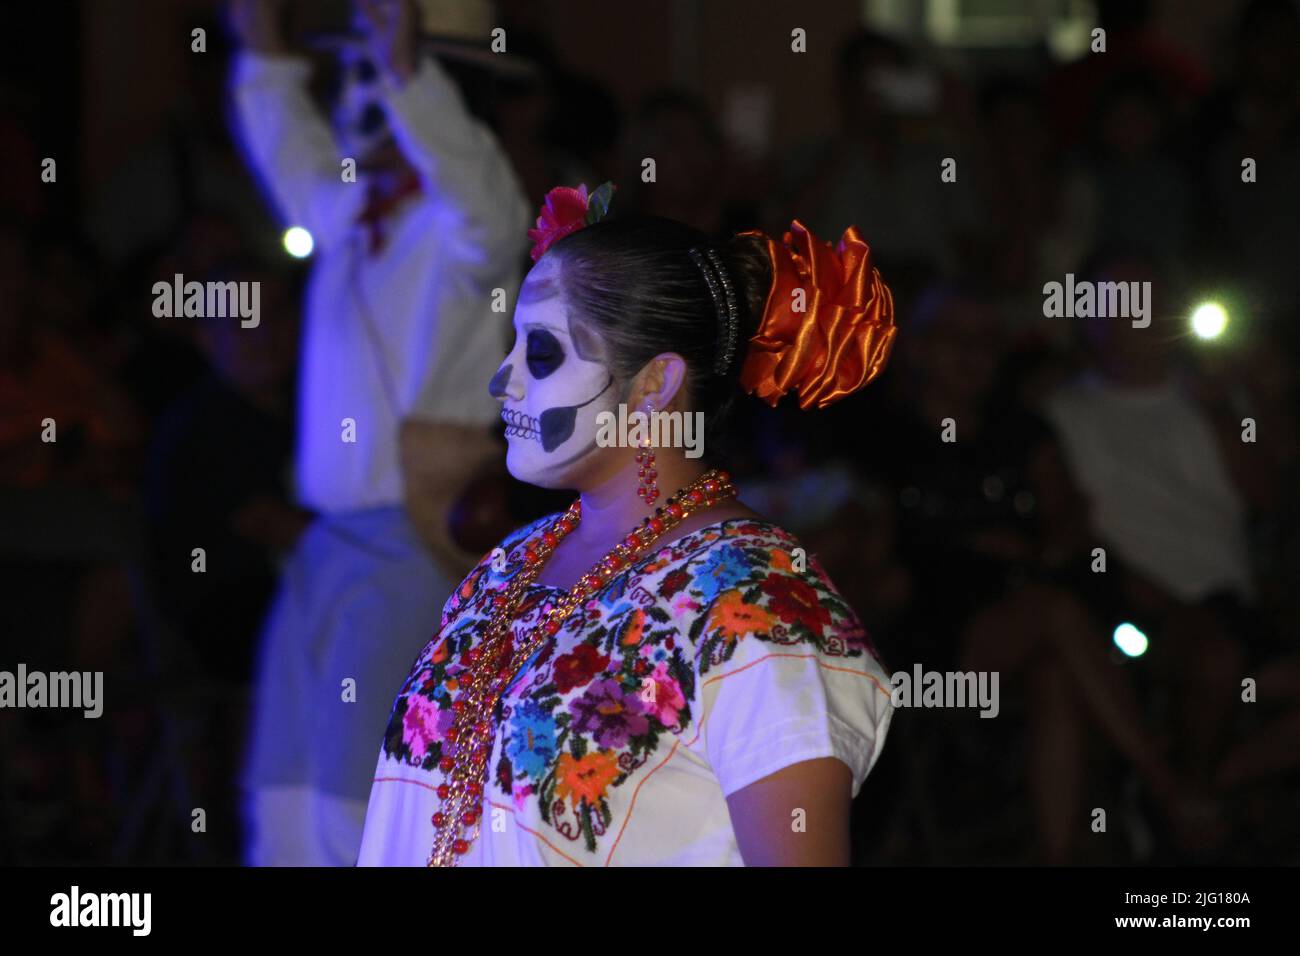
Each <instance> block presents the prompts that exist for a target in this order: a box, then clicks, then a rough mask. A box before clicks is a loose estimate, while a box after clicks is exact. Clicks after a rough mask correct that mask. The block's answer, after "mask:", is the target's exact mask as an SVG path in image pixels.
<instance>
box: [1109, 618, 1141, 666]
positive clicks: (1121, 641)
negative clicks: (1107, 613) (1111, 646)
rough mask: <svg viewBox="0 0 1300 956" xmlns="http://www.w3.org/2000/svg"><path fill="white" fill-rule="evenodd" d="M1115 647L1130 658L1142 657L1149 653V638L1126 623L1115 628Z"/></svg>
mask: <svg viewBox="0 0 1300 956" xmlns="http://www.w3.org/2000/svg"><path fill="white" fill-rule="evenodd" d="M1114 639H1115V646H1116V647H1118V648H1119V649H1120V650H1121V651H1123V652H1124V653H1125V654H1127V655H1128V656H1129V657H1141V656H1142V655H1143V654H1145V653H1146V652H1147V646H1148V642H1147V636H1146V635H1145V634H1143V633H1142V632H1141V631H1139V630H1138V629H1137V628H1136V627H1134V626H1133V625H1132V624H1130V623H1128V622H1127V621H1125V622H1124V623H1123V624H1121V625H1120V626H1119V627H1117V628H1115V635H1114Z"/></svg>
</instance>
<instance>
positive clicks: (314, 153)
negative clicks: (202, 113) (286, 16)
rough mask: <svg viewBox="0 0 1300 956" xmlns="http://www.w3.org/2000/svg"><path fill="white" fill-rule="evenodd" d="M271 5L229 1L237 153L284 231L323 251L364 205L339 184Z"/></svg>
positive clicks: (325, 135)
mask: <svg viewBox="0 0 1300 956" xmlns="http://www.w3.org/2000/svg"><path fill="white" fill-rule="evenodd" d="M279 6H280V4H279V2H278V0H232V3H231V5H230V19H231V24H232V26H233V28H234V31H235V33H236V34H237V35H238V36H239V38H240V41H241V43H242V44H243V49H241V50H240V52H239V54H238V56H237V57H236V59H235V63H234V68H233V71H232V76H231V96H232V99H233V101H234V106H235V118H236V122H237V125H238V133H239V136H240V139H241V140H242V142H243V144H244V151H245V153H246V155H247V157H248V160H249V162H250V163H251V164H252V166H253V168H254V170H255V172H256V173H257V174H258V177H259V178H260V179H261V181H262V185H263V187H264V188H265V189H266V190H267V192H268V193H269V194H270V196H271V198H272V200H273V201H274V203H275V205H276V206H277V207H278V211H279V214H280V216H281V217H282V219H283V220H284V221H285V224H286V225H298V226H302V227H303V228H305V229H306V230H307V231H308V232H310V233H311V234H312V237H313V239H314V240H315V241H316V243H317V244H318V245H319V246H321V247H322V248H326V247H328V246H330V245H332V244H334V243H335V242H337V241H340V240H341V239H342V238H343V237H344V236H346V234H347V232H348V230H349V229H350V227H351V224H352V222H353V220H354V219H355V218H356V216H357V214H358V213H359V212H360V210H361V207H362V205H363V203H364V198H365V197H364V192H363V189H362V187H361V186H359V185H358V184H357V183H355V182H353V183H345V182H344V181H343V176H342V165H341V163H342V159H343V157H342V155H341V151H340V149H339V146H338V143H337V141H336V140H335V139H334V135H333V133H332V132H331V131H330V128H329V126H328V125H327V124H326V122H325V121H324V120H323V119H322V118H321V116H320V113H319V112H318V110H317V109H316V104H315V103H314V102H313V101H312V98H311V96H310V95H309V94H308V92H307V82H308V79H309V77H310V73H311V64H310V63H309V62H308V61H307V60H305V59H303V58H301V57H297V56H293V55H291V54H290V53H289V51H288V48H287V47H286V46H285V44H284V42H283V39H282V38H281V36H280V31H279V27H278V22H277V19H278V10H279Z"/></svg>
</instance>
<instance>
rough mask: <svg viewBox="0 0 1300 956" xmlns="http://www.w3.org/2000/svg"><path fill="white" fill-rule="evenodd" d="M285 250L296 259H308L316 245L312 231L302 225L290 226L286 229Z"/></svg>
mask: <svg viewBox="0 0 1300 956" xmlns="http://www.w3.org/2000/svg"><path fill="white" fill-rule="evenodd" d="M283 241H284V251H285V252H287V253H289V255H291V256H293V257H294V258H295V259H306V258H307V257H308V256H309V255H311V250H312V247H313V246H315V245H316V243H315V241H314V240H313V239H312V237H311V233H310V232H308V231H307V230H306V229H304V228H303V227H302V226H290V227H289V228H288V229H286V230H285V231H284V240H283Z"/></svg>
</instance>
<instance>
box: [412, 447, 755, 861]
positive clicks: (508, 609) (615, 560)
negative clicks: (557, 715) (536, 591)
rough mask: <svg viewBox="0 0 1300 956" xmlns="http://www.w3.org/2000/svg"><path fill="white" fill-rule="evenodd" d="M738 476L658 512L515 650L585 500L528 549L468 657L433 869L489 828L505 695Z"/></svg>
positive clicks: (700, 481) (449, 742)
mask: <svg viewBox="0 0 1300 956" xmlns="http://www.w3.org/2000/svg"><path fill="white" fill-rule="evenodd" d="M735 494H736V489H735V486H734V485H732V483H731V477H730V476H729V475H728V474H727V473H726V472H725V471H721V470H718V469H711V470H709V471H706V472H705V473H704V474H702V475H700V476H699V477H698V478H696V479H695V480H694V481H692V482H691V483H690V484H689V485H687V486H686V487H685V488H683V489H682V490H681V491H679V492H677V494H675V495H673V496H672V497H671V498H669V499H668V500H667V501H666V502H664V504H663V506H662V507H659V508H656V509H655V514H654V516H653V517H651V516H647V517H646V518H645V519H644V520H643V521H642V522H641V524H640V525H638V526H637V527H636V528H634V529H633V530H632V531H631V532H629V533H628V535H627V537H625V538H624V539H623V540H622V541H620V542H619V543H618V544H616V545H614V547H613V548H612V549H610V551H609V553H608V554H606V555H605V557H603V558H602V559H601V560H599V561H597V562H596V563H595V564H594V565H592V567H591V570H590V571H588V572H587V573H586V574H584V575H583V576H582V577H581V578H579V579H578V583H577V584H575V585H574V586H573V587H572V588H570V589H569V590H568V592H566V593H565V595H564V596H563V597H561V598H560V599H559V600H558V601H556V602H554V603H553V604H551V605H550V608H549V610H544V613H543V618H542V621H541V623H539V624H538V625H537V626H536V627H535V628H533V630H532V631H531V632H530V633H529V634H528V636H527V637H526V638H525V639H524V640H523V641H522V642H521V643H520V644H519V645H518V646H514V641H513V632H512V629H511V624H512V622H513V621H514V618H515V613H516V611H517V609H518V607H519V604H520V601H521V600H522V599H523V596H524V593H525V592H526V591H527V589H528V587H529V585H531V584H532V583H533V582H534V581H536V580H537V577H538V575H539V574H540V573H541V570H542V567H543V566H544V565H545V564H546V561H547V559H548V558H549V557H550V556H551V554H552V553H553V552H554V551H555V548H556V546H557V545H558V544H559V543H560V541H561V540H563V538H564V536H565V535H567V534H568V533H569V532H570V531H572V530H573V529H574V528H576V527H577V526H578V522H579V521H580V520H581V518H582V500H581V499H578V500H577V501H574V503H573V504H571V505H570V506H569V508H568V510H567V511H565V512H564V514H563V515H561V516H560V517H559V518H558V519H556V521H555V522H554V523H552V524H551V526H550V527H549V528H547V529H546V530H544V531H543V532H542V533H541V534H539V535H536V536H534V537H533V538H532V539H531V540H530V541H529V542H528V543H527V544H526V545H525V550H524V565H523V567H522V568H520V569H519V571H518V572H517V573H516V574H515V575H514V576H513V577H512V578H511V579H510V582H509V583H508V584H507V585H506V586H505V587H504V588H503V589H502V590H501V592H500V593H498V594H497V595H496V596H495V597H494V598H493V599H492V606H493V609H494V614H493V616H492V619H491V621H489V623H488V626H487V629H486V630H485V631H484V634H483V640H482V641H481V643H480V644H479V646H478V647H475V648H471V649H470V650H469V651H467V652H466V653H465V662H466V664H468V665H469V668H470V669H469V672H468V673H467V674H465V675H462V677H461V678H460V679H459V680H458V681H457V687H456V693H455V696H454V698H453V700H452V703H451V707H452V711H453V712H454V715H453V718H452V726H451V729H450V730H449V731H448V733H447V738H446V741H445V743H444V755H443V757H442V759H441V760H440V761H439V762H438V769H439V770H441V771H442V772H443V774H444V776H445V778H446V780H445V782H444V783H441V784H439V786H438V788H437V791H436V792H437V794H438V799H439V800H440V801H441V804H442V805H441V809H439V810H438V812H436V813H435V814H434V815H433V826H434V838H433V849H432V850H431V851H430V853H429V861H428V865H429V866H454V865H455V864H456V860H457V858H458V857H460V856H463V855H464V854H465V853H467V852H468V851H469V845H470V843H471V842H473V841H474V840H475V839H477V838H478V835H479V829H480V826H481V824H482V820H481V816H480V808H481V806H482V803H481V801H482V797H483V791H484V789H485V787H486V786H487V773H488V766H487V765H488V758H489V757H490V755H491V750H492V741H493V738H494V726H493V713H494V711H495V709H496V705H497V702H498V701H499V700H500V699H501V695H502V694H503V693H504V692H505V689H506V688H507V687H509V686H510V684H511V682H512V681H513V679H514V677H515V675H516V674H517V673H518V672H519V669H520V668H521V667H522V666H523V665H524V664H526V663H527V662H528V661H529V660H530V659H531V658H532V656H533V654H534V653H536V652H537V650H538V649H539V648H540V647H541V646H542V645H543V644H544V643H545V642H546V641H547V640H549V639H550V638H551V637H553V636H554V635H555V634H556V632H558V631H559V630H560V627H561V625H562V624H563V623H564V619H565V618H566V617H568V616H569V614H570V613H571V612H572V611H573V610H574V608H576V607H577V606H578V605H579V604H581V603H582V602H583V601H585V600H586V599H587V598H588V597H589V596H591V595H592V594H594V593H595V592H597V591H599V590H600V589H601V588H603V587H604V586H605V585H606V584H607V583H609V581H610V580H612V579H613V578H614V577H615V576H616V575H617V574H619V573H620V572H621V571H622V570H624V569H625V568H627V567H628V565H630V564H631V563H632V562H633V561H635V560H636V558H637V557H639V556H640V555H641V554H643V553H644V552H645V551H646V550H647V549H648V548H649V547H650V545H652V544H653V543H654V542H655V541H656V540H658V538H659V537H660V536H662V535H663V534H664V532H666V531H669V530H671V529H672V528H674V527H676V526H677V525H678V524H680V523H681V522H682V521H683V520H684V519H685V518H686V517H687V516H688V515H691V514H693V513H694V512H696V511H699V510H702V509H704V508H709V507H712V506H713V505H715V504H717V503H718V502H720V501H723V500H725V499H727V498H731V497H734V496H735Z"/></svg>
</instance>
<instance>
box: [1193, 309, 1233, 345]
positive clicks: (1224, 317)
mask: <svg viewBox="0 0 1300 956" xmlns="http://www.w3.org/2000/svg"><path fill="white" fill-rule="evenodd" d="M1227 327H1228V310H1227V309H1225V308H1224V307H1223V306H1221V305H1220V304H1219V303H1217V302H1202V303H1201V304H1200V305H1198V306H1197V307H1196V310H1195V311H1194V312H1192V331H1193V332H1195V333H1196V334H1197V335H1198V336H1200V337H1201V338H1203V339H1217V338H1218V337H1219V336H1220V335H1222V334H1223V330H1224V329H1226V328H1227Z"/></svg>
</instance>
